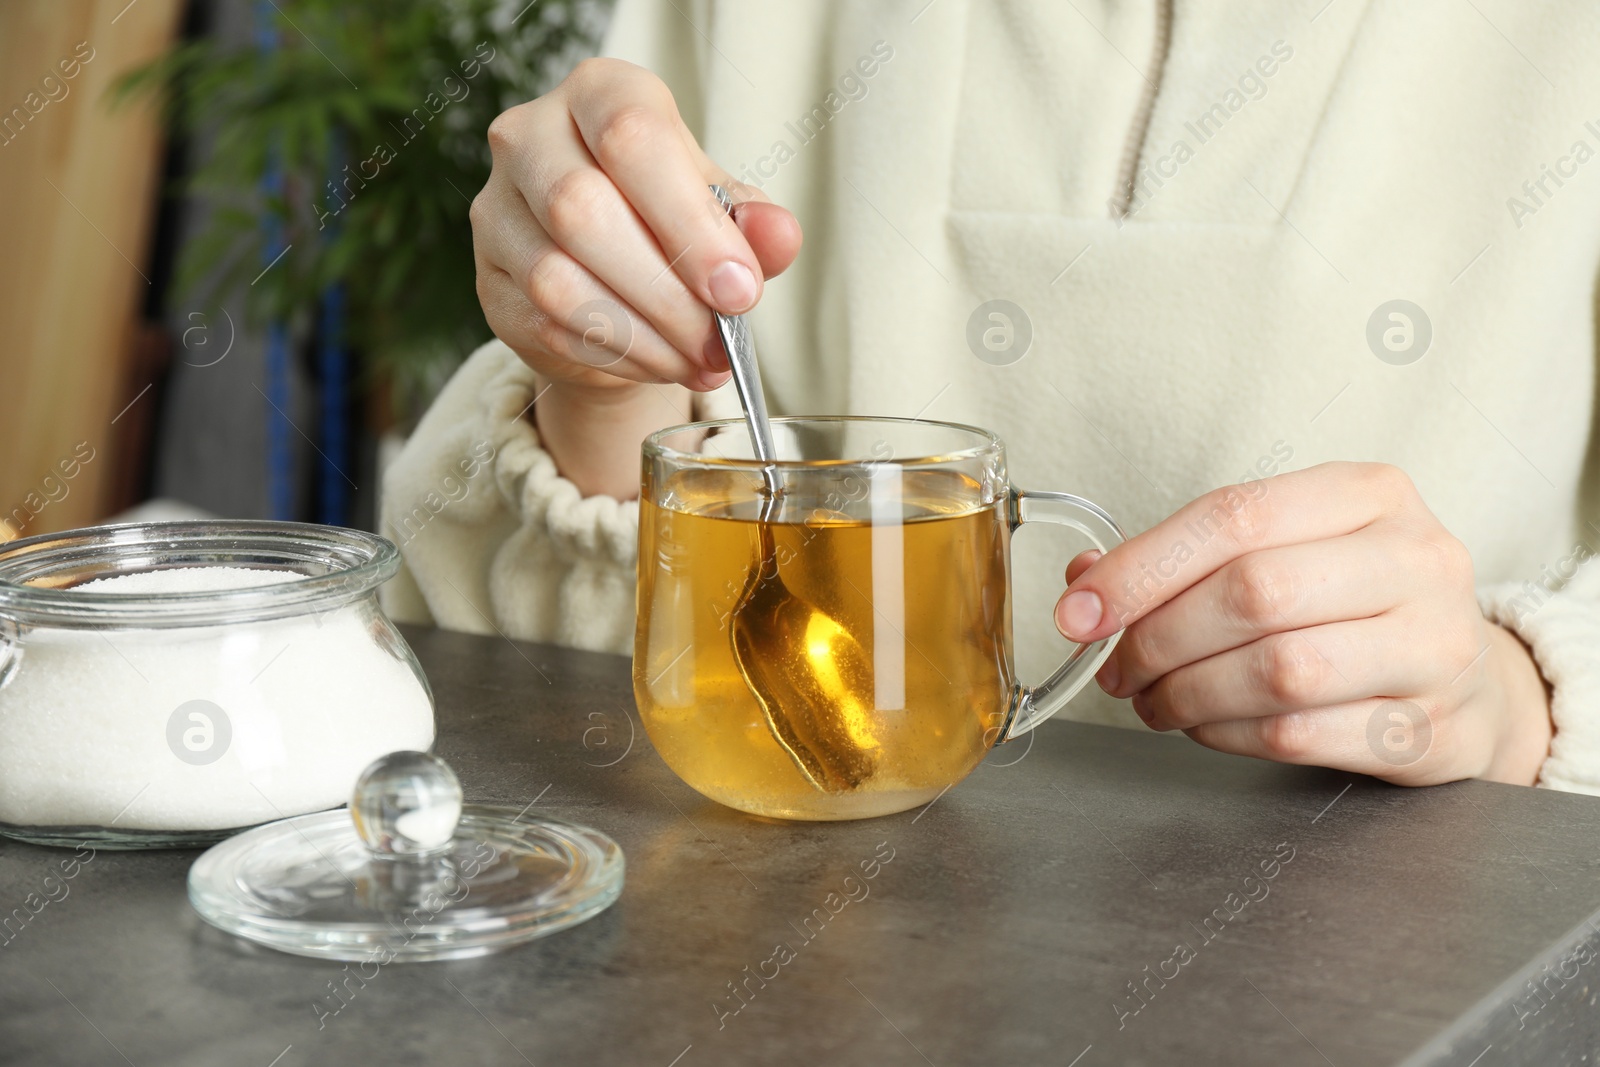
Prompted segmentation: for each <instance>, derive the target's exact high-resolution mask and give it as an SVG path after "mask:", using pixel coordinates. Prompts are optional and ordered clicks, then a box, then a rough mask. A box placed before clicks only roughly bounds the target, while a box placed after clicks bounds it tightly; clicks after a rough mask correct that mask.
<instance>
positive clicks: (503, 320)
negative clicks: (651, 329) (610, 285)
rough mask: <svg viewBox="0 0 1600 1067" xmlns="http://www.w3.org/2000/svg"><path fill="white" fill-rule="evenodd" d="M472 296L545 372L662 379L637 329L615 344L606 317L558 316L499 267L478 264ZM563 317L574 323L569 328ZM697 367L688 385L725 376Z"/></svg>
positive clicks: (567, 377) (498, 332)
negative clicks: (646, 360)
mask: <svg viewBox="0 0 1600 1067" xmlns="http://www.w3.org/2000/svg"><path fill="white" fill-rule="evenodd" d="M478 296H479V299H480V301H481V302H482V304H483V307H484V314H485V316H486V317H487V318H488V320H489V327H490V329H492V330H493V331H494V334H495V336H496V337H498V338H500V340H502V341H504V342H505V343H506V344H507V345H508V346H509V347H510V348H511V349H512V351H514V352H516V353H517V355H518V356H520V357H521V358H522V360H523V362H525V363H527V364H528V365H529V366H531V367H534V368H535V369H537V370H538V371H539V372H540V373H542V374H544V375H546V376H547V377H550V378H554V379H559V380H561V381H583V380H584V379H586V378H591V377H594V376H595V375H600V374H604V375H609V376H612V377H616V378H623V379H626V380H628V381H633V382H649V383H660V382H661V381H663V375H661V374H660V373H658V372H657V371H656V370H655V369H653V368H652V367H651V366H648V365H645V364H643V363H641V361H640V359H639V358H638V357H639V353H638V352H637V351H635V348H636V347H637V346H638V341H639V339H638V336H637V335H635V336H634V338H633V339H632V343H631V344H629V345H627V346H626V350H624V349H623V348H620V347H618V346H619V345H620V344H621V340H620V338H619V336H618V334H617V331H616V330H615V329H614V328H612V324H610V323H597V322H596V321H594V320H593V319H591V318H587V317H583V316H579V315H574V316H573V318H572V319H570V320H563V318H561V317H559V316H554V315H551V314H549V313H547V312H545V311H542V310H540V309H539V308H537V307H535V306H534V305H533V304H532V303H530V302H529V301H528V299H527V297H526V295H525V294H524V293H523V292H522V289H521V287H520V286H519V285H518V284H517V283H516V282H515V281H513V280H512V278H511V275H509V274H507V273H506V272H505V271H503V270H500V269H498V268H496V267H492V266H489V265H487V264H483V265H481V266H480V267H479V271H478ZM568 321H570V322H571V323H572V324H573V326H575V327H576V328H569V326H568V324H567V323H568ZM658 342H659V339H658ZM697 373H698V377H696V378H695V379H694V383H693V384H692V385H691V387H692V388H697V389H702V390H705V389H714V388H716V387H717V386H718V385H721V384H722V383H723V382H724V381H726V380H727V375H726V374H719V373H713V372H711V371H702V372H697ZM597 380H603V379H597ZM674 380H677V379H674Z"/></svg>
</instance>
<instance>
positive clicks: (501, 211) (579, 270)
mask: <svg viewBox="0 0 1600 1067" xmlns="http://www.w3.org/2000/svg"><path fill="white" fill-rule="evenodd" d="M493 185H495V183H491V186H493ZM496 196H498V197H499V199H498V201H496V200H495V199H493V198H494V197H496ZM480 197H482V198H485V199H488V203H487V204H486V205H485V206H484V207H483V208H477V207H475V208H474V210H475V211H476V212H477V213H478V217H479V219H480V220H481V222H482V224H481V225H478V226H476V227H475V228H474V235H473V239H474V249H475V252H476V253H477V254H479V255H480V256H481V257H482V261H483V263H484V264H486V265H488V266H489V267H491V268H498V269H499V270H501V271H503V272H505V273H506V274H508V275H509V276H510V277H511V278H513V279H515V281H516V285H517V288H518V289H519V290H520V291H521V293H522V295H523V297H524V299H525V300H526V301H527V302H528V303H529V304H531V305H532V306H533V307H535V308H537V309H538V310H539V311H541V312H542V313H544V314H546V315H549V316H551V317H553V318H554V319H555V320H556V321H557V322H558V323H560V324H561V325H562V326H564V327H565V329H566V330H567V331H568V333H569V334H570V335H572V336H575V337H577V338H578V339H579V340H580V342H581V343H579V344H576V345H568V347H566V348H556V349H554V350H553V354H554V355H556V356H558V357H559V356H561V355H563V354H564V355H566V356H568V357H570V358H572V359H574V360H577V361H578V362H580V363H583V364H584V365H586V366H589V367H593V368H595V369H597V370H610V369H611V368H612V365H613V364H615V363H618V362H620V361H621V360H622V359H624V358H627V359H629V360H631V361H632V363H633V364H634V365H636V366H638V367H640V368H642V369H645V370H648V371H650V372H651V375H652V380H654V379H655V378H666V379H668V380H669V381H674V382H678V383H680V384H682V385H686V386H688V387H690V388H692V389H705V388H708V387H710V388H714V386H708V385H707V382H708V381H709V380H713V379H712V378H708V375H711V374H712V372H710V371H708V370H707V369H706V368H705V366H704V364H703V363H696V362H694V361H692V360H690V359H689V358H688V357H687V356H685V355H684V354H683V352H682V351H681V350H680V349H679V348H678V347H677V346H676V345H674V344H672V343H671V342H669V341H668V340H667V339H666V338H665V337H663V336H662V335H661V334H660V332H659V331H657V330H656V328H655V325H654V323H652V322H650V321H649V320H648V319H646V318H645V317H643V316H641V315H639V314H638V313H637V312H636V311H634V310H633V309H632V308H631V307H630V306H628V304H627V301H626V299H625V298H624V297H623V296H622V295H621V294H619V293H617V292H616V290H614V289H612V288H611V287H610V286H608V285H606V284H605V283H604V282H603V281H602V280H601V279H599V278H597V277H595V275H594V274H593V273H592V272H591V271H589V270H588V269H586V268H585V267H584V266H583V265H582V264H581V263H579V262H578V261H577V260H575V259H574V258H573V257H572V256H571V255H569V254H567V253H566V252H565V251H564V250H563V249H561V248H560V247H558V246H557V245H556V244H555V242H554V241H552V240H551V239H550V237H549V235H548V234H546V233H545V232H544V229H543V227H541V226H540V225H539V223H538V220H537V219H535V218H534V216H533V213H532V212H531V211H530V210H529V209H528V206H527V204H526V203H525V202H523V201H522V197H521V196H520V194H519V193H518V192H517V191H516V190H514V189H512V190H509V192H506V191H499V192H496V191H494V190H492V189H485V191H484V193H483V194H480ZM502 339H503V338H502ZM507 343H509V342H507ZM714 380H716V381H717V382H718V384H720V383H721V380H722V376H721V375H720V374H716V375H714Z"/></svg>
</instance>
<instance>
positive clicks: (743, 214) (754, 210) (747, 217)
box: [733, 200, 803, 278]
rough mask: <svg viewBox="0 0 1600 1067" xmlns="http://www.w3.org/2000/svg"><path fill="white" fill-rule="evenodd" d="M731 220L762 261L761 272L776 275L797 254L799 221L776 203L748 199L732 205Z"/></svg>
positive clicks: (787, 266)
mask: <svg viewBox="0 0 1600 1067" xmlns="http://www.w3.org/2000/svg"><path fill="white" fill-rule="evenodd" d="M733 218H734V221H735V222H737V223H738V224H739V229H740V230H741V231H743V233H744V239H745V240H746V241H749V242H750V249H751V251H753V252H754V253H755V254H756V259H758V260H760V262H761V273H762V275H763V276H764V277H767V278H776V277H777V276H778V275H780V274H782V273H783V272H784V271H786V270H788V269H789V264H791V263H793V262H794V257H795V256H797V255H799V254H800V244H801V241H802V240H803V236H802V234H801V232H800V221H799V220H798V219H796V218H795V217H794V215H793V214H792V213H790V212H789V211H788V210H787V209H785V208H781V207H779V206H778V205H777V204H772V203H766V202H764V201H760V200H751V201H748V202H746V203H742V204H739V205H737V206H736V207H735V208H734V209H733Z"/></svg>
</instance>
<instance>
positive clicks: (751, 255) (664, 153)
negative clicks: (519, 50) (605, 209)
mask: <svg viewBox="0 0 1600 1067" xmlns="http://www.w3.org/2000/svg"><path fill="white" fill-rule="evenodd" d="M584 89H585V87H583V86H578V87H577V91H576V92H575V94H574V96H573V98H572V99H573V107H572V117H573V119H574V121H575V122H576V123H577V127H578V132H579V134H580V135H581V136H582V138H583V143H584V144H585V145H586V146H588V150H589V153H590V154H591V155H592V156H593V157H594V159H595V161H596V162H597V163H598V164H599V167H600V169H601V170H603V171H604V172H605V174H606V176H607V177H608V178H610V180H611V181H612V182H614V183H615V185H616V187H617V188H618V189H620V190H621V193H622V195H623V196H624V197H625V198H626V199H627V202H628V203H629V204H630V205H632V208H633V210H634V211H637V212H638V214H639V215H640V216H641V217H642V218H643V220H644V222H645V224H646V225H647V226H648V227H649V229H650V232H651V233H652V234H653V235H654V236H655V240H656V242H657V243H658V244H659V245H660V247H661V250H662V252H663V253H665V255H666V257H667V259H668V261H669V262H670V263H672V264H673V271H674V272H675V273H676V274H677V276H678V277H679V278H681V279H682V280H683V282H684V283H685V284H686V285H687V286H688V287H689V289H690V291H692V292H693V293H694V294H695V295H696V296H697V297H698V298H699V299H700V301H701V302H703V303H705V304H707V305H709V306H711V307H714V308H716V309H717V310H719V311H721V312H723V313H724V314H729V315H736V314H742V313H744V312H746V311H748V310H750V308H752V307H754V306H755V303H756V301H757V300H759V299H760V298H761V274H762V270H761V263H760V261H759V260H758V259H757V257H756V254H755V252H754V251H753V250H752V249H751V248H750V243H749V242H748V241H746V240H745V238H744V234H743V232H742V231H741V230H740V229H739V227H738V226H737V225H729V220H728V218H727V213H726V212H725V211H724V210H723V209H722V207H721V205H720V204H719V203H718V201H717V199H716V197H715V196H713V195H712V193H711V191H710V190H709V189H708V188H706V185H707V178H708V176H707V174H706V172H705V170H704V168H703V167H702V166H701V163H700V159H699V158H698V156H699V153H698V152H697V151H696V150H695V149H693V148H691V146H692V145H693V142H694V139H693V137H692V136H690V135H689V132H688V130H687V128H685V127H684V125H683V121H682V119H680V118H679V117H678V111H677V106H676V104H675V103H674V102H673V100H672V94H671V93H670V92H669V91H668V90H667V88H666V86H665V85H663V84H662V82H661V80H660V79H659V78H657V77H656V76H655V75H653V74H651V73H650V72H649V71H647V70H645V69H643V68H642V67H633V66H631V65H628V64H619V65H618V66H616V67H615V68H612V69H609V70H607V71H606V76H605V77H604V79H603V80H597V81H596V82H595V83H594V84H592V85H590V86H588V87H587V91H584ZM550 231H551V233H552V234H554V235H555V236H556V239H557V240H559V241H561V242H562V243H563V245H565V243H566V238H567V235H566V234H564V233H563V232H562V231H561V229H559V228H558V227H556V226H555V225H551V226H550ZM579 258H581V259H584V260H585V262H588V259H587V257H586V256H583V255H580V256H579Z"/></svg>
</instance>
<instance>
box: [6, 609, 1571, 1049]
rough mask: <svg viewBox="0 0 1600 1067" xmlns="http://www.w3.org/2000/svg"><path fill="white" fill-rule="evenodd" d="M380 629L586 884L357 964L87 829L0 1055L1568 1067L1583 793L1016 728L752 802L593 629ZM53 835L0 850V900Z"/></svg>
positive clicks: (53, 859)
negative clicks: (878, 805) (833, 784)
mask: <svg viewBox="0 0 1600 1067" xmlns="http://www.w3.org/2000/svg"><path fill="white" fill-rule="evenodd" d="M408 633H409V636H410V637H411V639H412V641H413V644H414V646H415V648H416V650H417V653H418V655H419V656H420V658H421V660H422V662H423V664H424V666H425V667H426V668H427V671H428V673H429V676H430V677H431V679H432V682H433V686H434V692H435V694H436V696H437V698H438V704H439V726H440V733H439V742H438V751H439V752H440V754H441V755H443V756H444V757H445V758H446V759H448V760H450V761H451V763H452V764H453V765H454V766H455V768H456V770H457V771H458V772H459V774H460V776H461V779H462V782H463V784H464V785H465V787H466V790H467V794H468V796H469V798H471V799H474V800H478V801H482V802H494V803H505V804H515V805H517V806H519V807H520V806H522V805H524V804H527V803H529V802H532V803H533V804H534V810H538V811H544V812H548V813H550V814H554V815H559V816H564V817H567V818H570V819H574V820H577V821H579V822H583V823H588V824H590V825H593V826H596V827H598V828H600V829H603V830H605V831H606V832H607V833H609V834H611V835H612V836H614V837H615V838H616V839H617V840H618V841H619V842H620V843H621V845H622V847H623V849H624V850H625V851H626V853H627V860H628V881H627V886H626V888H625V889H624V891H623V894H622V898H621V899H620V900H619V901H618V903H617V904H616V905H615V906H614V907H613V908H612V909H611V910H610V911H608V912H606V913H605V914H603V915H601V916H600V917H599V918H597V919H595V920H593V921H591V922H589V923H586V924H584V925H582V926H579V927H576V928H574V929H572V930H568V931H566V932H563V933H560V934H557V935H555V936H553V937H551V938H549V939H546V940H542V941H538V942H534V943H532V944H530V945H526V946H523V947H521V948H519V949H516V950H514V951H512V952H510V953H507V954H504V955H499V956H491V957H487V958H484V959H479V960H472V961H464V962H453V963H430V964H410V965H402V964H391V965H389V966H386V967H383V968H381V969H380V970H378V971H377V973H376V974H372V975H371V977H368V978H366V979H365V980H362V979H361V978H360V977H359V976H353V975H352V972H351V971H349V970H344V969H342V968H341V967H340V966H336V965H334V964H331V963H326V962H319V961H314V960H307V959H300V958H297V957H293V956H286V955H280V954H277V953H274V952H271V951H269V950H265V949H259V948H255V947H253V946H250V945H248V944H245V943H243V942H239V941H236V940H233V939H231V938H229V937H226V936H224V935H222V934H220V933H218V932H216V931H214V930H212V929H211V928H209V927H207V926H206V925H205V924H203V923H201V922H200V921H199V920H198V919H197V918H196V916H195V915H194V913H193V912H191V911H190V909H189V906H188V904H187V903H186V901H185V897H184V876H185V872H186V871H187V869H188V866H189V864H190V863H191V862H192V861H193V859H194V857H195V853H192V852H182V851H166V852H146V853H128V852H120V853H119V852H108V851H101V852H99V853H98V854H96V855H95V856H94V858H93V859H92V860H90V861H89V862H88V863H86V864H85V865H84V866H83V868H82V869H81V870H80V871H79V873H78V875H77V877H76V878H74V879H73V880H72V881H71V882H70V883H68V885H69V886H70V892H69V893H68V895H66V896H64V897H60V896H59V894H57V896H58V899H54V900H52V901H51V902H50V903H49V904H48V905H46V906H45V907H44V908H43V909H42V910H40V911H39V912H38V913H37V914H36V915H33V916H32V917H31V919H29V920H27V921H26V923H25V924H24V925H22V926H21V927H20V928H16V927H15V926H14V927H13V928H12V929H9V930H7V932H6V933H5V935H4V936H5V937H6V938H8V940H6V941H5V943H4V945H3V947H0V1062H3V1063H6V1064H48V1065H55V1064H61V1065H72V1067H93V1065H98V1064H118V1065H122V1064H137V1065H138V1067H152V1065H195V1067H202V1065H203V1067H219V1065H224V1064H227V1065H246V1067H269V1065H275V1067H299V1065H302V1064H330V1065H366V1064H451V1065H457V1064H460V1065H489V1064H525V1063H531V1064H538V1065H540V1067H544V1065H547V1064H604V1065H610V1064H626V1065H640V1067H702V1065H710V1064H735V1063H738V1064H918V1065H920V1064H932V1065H934V1067H954V1065H957V1064H1035V1063H1040V1064H1058V1065H1061V1067H1067V1065H1076V1067H1099V1065H1103V1064H1228V1065H1253V1064H1272V1065H1275V1067H1281V1065H1294V1064H1315V1065H1325V1064H1334V1065H1337V1067H1355V1065H1359V1064H1397V1063H1404V1064H1407V1065H1423V1064H1455V1065H1459V1067H1469V1065H1470V1067H1499V1065H1502V1064H1538V1065H1540V1067H1547V1065H1558V1064H1578V1063H1591V1062H1593V1061H1594V1057H1595V1055H1596V1049H1597V1032H1600V1023H1597V1019H1600V1010H1597V1008H1596V998H1597V996H1600V935H1597V934H1596V932H1595V930H1596V928H1595V927H1594V926H1591V925H1590V924H1591V923H1594V922H1595V921H1596V918H1597V916H1596V913H1597V909H1600V869H1597V866H1600V865H1597V862H1596V844H1597V842H1600V801H1596V800H1593V799H1590V798H1585V797H1578V796H1566V795H1561V794H1556V793H1551V792H1546V791H1539V790H1532V789H1517V788H1511V787H1505V786H1496V785H1489V784H1485V783H1479V782H1467V783H1461V784H1457V785H1452V786H1445V787H1441V788H1436V789H1426V790H1404V789H1397V788H1391V787H1389V786H1385V785H1382V784H1380V783H1377V782H1373V781H1370V780H1367V779H1362V778H1357V777H1355V776H1352V775H1347V774H1336V773H1331V772H1326V771H1318V770H1311V769H1304V768H1293V767H1280V766H1274V765H1271V764H1267V763H1261V762H1256V761H1252V760H1246V759H1238V758H1233V757H1229V756H1223V755H1218V754H1216V753H1212V752H1208V751H1206V750H1204V749H1201V748H1199V747H1197V746H1195V745H1193V744H1191V743H1190V742H1188V741H1187V740H1185V739H1184V738H1182V737H1158V736H1153V735H1147V734H1140V733H1134V732H1128V731H1120V730H1112V729H1106V728H1101V727H1092V726H1082V725H1073V724H1057V723H1052V724H1047V725H1045V726H1044V727H1042V728H1041V729H1040V730H1039V731H1038V732H1037V735H1036V737H1035V740H1034V742H1033V743H1032V745H1031V747H1030V746H1029V745H1028V744H1027V743H1026V742H1018V743H1016V744H1013V745H1008V746H1006V747H1005V748H1003V749H1001V750H999V751H997V752H996V753H995V754H994V755H993V756H992V757H991V759H990V761H989V762H988V763H987V764H985V765H984V766H982V767H980V768H979V769H978V770H977V771H976V772H975V773H974V774H973V775H972V776H971V777H970V778H969V779H968V780H967V781H965V782H963V783H962V784H961V785H959V786H958V787H956V788H955V789H952V790H950V791H949V792H948V793H946V794H945V795H944V796H942V797H941V798H940V799H938V800H937V801H935V802H934V803H933V804H932V805H930V806H929V807H927V808H925V809H923V810H922V811H920V812H907V813H905V814H903V815H898V816H892V817H889V818H883V819H876V820H870V821H866V822H857V823H835V824H828V825H817V824H779V823H774V822H768V821H762V820H757V819H753V818H749V817H746V816H743V815H740V814H738V813H736V812H733V811H730V810H727V809H725V808H721V807H718V806H717V805H715V804H712V803H711V802H709V801H707V800H704V799H702V798H701V797H700V796H699V795H698V794H696V793H694V792H693V791H691V790H690V789H688V788H687V787H686V786H684V785H682V784H681V783H680V782H678V781H677V780H676V779H675V778H674V777H673V776H672V775H671V773H670V772H669V771H668V770H667V769H666V767H665V766H664V765H663V764H662V763H661V761H660V760H659V759H658V758H657V757H656V755H655V753H654V752H653V751H652V750H651V748H650V745H649V742H648V740H647V739H646V738H645V737H644V735H643V733H642V731H641V730H640V729H639V725H638V720H637V716H636V714H635V713H634V710H633V700H632V696H631V689H630V686H629V680H628V665H627V663H626V661H624V660H622V659H619V658H616V657H610V656H598V655H589V654H583V653H574V652H568V651H562V650H559V649H554V648H546V647H542V646H536V645H523V644H513V643H511V642H509V641H503V640H500V639H498V638H485V637H471V636H466V635H462V634H453V633H445V632H432V631H416V630H413V631H408ZM65 855H68V853H66V852H64V851H58V850H51V849H45V848H37V847H33V846H28V845H21V844H17V843H14V842H7V843H4V844H0V904H3V906H4V909H5V910H6V911H9V910H10V909H11V908H13V907H14V906H16V905H19V904H20V903H21V902H22V901H23V899H24V898H25V897H26V896H27V894H29V893H30V892H40V891H41V886H42V882H43V878H44V876H45V874H46V873H47V872H48V871H49V870H51V869H53V866H54V864H55V863H57V862H58V861H59V860H60V859H61V858H62V857H63V856H65ZM869 875H870V877H869ZM369 973H370V971H369ZM336 988H337V989H338V990H339V993H338V995H336V994H335V992H334V990H335V989H336Z"/></svg>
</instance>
